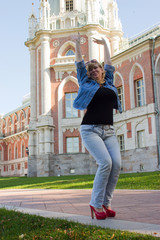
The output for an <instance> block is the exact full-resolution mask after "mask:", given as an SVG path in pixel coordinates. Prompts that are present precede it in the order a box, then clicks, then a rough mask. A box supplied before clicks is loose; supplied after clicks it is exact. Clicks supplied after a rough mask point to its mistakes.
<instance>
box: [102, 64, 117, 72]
mask: <svg viewBox="0 0 160 240" xmlns="http://www.w3.org/2000/svg"><path fill="white" fill-rule="evenodd" d="M104 70H105V71H110V72H114V71H115V67H114V66H111V65H108V64H105V65H104Z"/></svg>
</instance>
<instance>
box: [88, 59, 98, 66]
mask: <svg viewBox="0 0 160 240" xmlns="http://www.w3.org/2000/svg"><path fill="white" fill-rule="evenodd" d="M90 63H98V61H97V60H96V59H92V60H90V61H88V62H86V63H85V66H87V65H88V64H90Z"/></svg>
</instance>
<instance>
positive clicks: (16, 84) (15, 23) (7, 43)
mask: <svg viewBox="0 0 160 240" xmlns="http://www.w3.org/2000/svg"><path fill="white" fill-rule="evenodd" d="M32 2H34V3H35V12H37V11H38V5H39V0H10V1H1V6H0V7H1V14H0V30H1V37H0V114H6V113H8V112H10V111H12V110H14V109H16V108H18V107H19V106H21V103H22V98H23V96H24V95H26V94H28V93H29V91H30V59H29V50H28V48H27V47H26V46H25V45H24V42H25V41H26V40H27V37H28V17H29V15H30V13H31V11H32ZM117 4H118V8H119V18H120V20H121V22H122V27H123V31H124V36H125V37H129V38H130V37H132V36H134V35H137V34H139V33H140V32H142V31H144V30H146V29H148V28H149V27H151V26H152V25H154V24H157V23H160V14H159V9H160V0H152V1H146V0H134V1H133V0H117Z"/></svg>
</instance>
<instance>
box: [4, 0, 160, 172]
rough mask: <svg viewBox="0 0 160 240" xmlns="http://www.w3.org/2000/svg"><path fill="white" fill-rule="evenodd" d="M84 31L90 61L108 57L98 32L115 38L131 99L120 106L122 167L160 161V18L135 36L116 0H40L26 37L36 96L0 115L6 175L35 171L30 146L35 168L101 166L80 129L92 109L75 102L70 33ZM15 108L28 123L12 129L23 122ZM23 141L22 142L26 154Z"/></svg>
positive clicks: (111, 41) (118, 78)
mask: <svg viewBox="0 0 160 240" xmlns="http://www.w3.org/2000/svg"><path fill="white" fill-rule="evenodd" d="M77 32H80V34H81V48H82V55H83V58H84V60H85V61H88V60H90V59H93V58H96V59H98V60H99V61H101V62H102V61H103V47H102V46H98V45H96V44H94V43H93V41H92V38H93V37H97V36H99V37H101V36H103V37H105V38H106V40H107V41H108V45H109V48H110V52H111V56H112V63H113V65H114V66H115V68H116V70H115V74H114V77H115V78H114V81H115V85H116V87H117V88H118V92H119V97H120V99H121V103H122V106H123V113H122V114H119V113H118V112H116V111H115V112H114V126H115V129H116V134H117V137H118V140H119V143H120V148H121V151H122V171H124V172H135V171H154V170H158V169H159V166H160V139H159V138H160V117H159V109H160V97H159V91H158V89H160V37H159V33H160V26H159V25H157V26H153V27H152V28H151V29H149V30H147V31H145V32H144V33H142V34H141V35H139V36H137V37H135V38H134V39H131V40H128V39H125V38H124V37H123V31H122V26H121V23H120V20H119V18H118V7H117V3H116V1H115V0H101V1H97V0H95V1H91V0H87V1H85V0H81V1H78V0H59V1H55V0H50V1H49V0H40V8H39V20H37V18H36V16H35V13H34V10H33V9H32V13H31V15H30V18H29V38H28V40H27V41H26V42H25V45H26V46H27V47H28V48H29V51H30V66H31V69H30V72H31V75H30V76H31V78H30V87H31V92H30V102H29V103H27V104H28V105H27V106H25V105H22V107H21V109H17V110H16V111H13V113H9V114H6V115H5V116H2V117H1V120H0V126H1V138H0V157H1V159H0V169H1V175H15V174H19V175H24V174H25V173H27V153H26V152H25V153H24V154H23V156H24V155H25V158H26V160H25V161H24V159H23V157H22V152H23V151H24V149H25V148H26V147H28V148H29V156H28V175H29V176H50V175H68V174H92V173H95V170H96V164H95V161H94V160H93V158H92V157H91V156H90V155H89V154H88V153H87V151H86V149H85V148H84V146H83V144H82V142H81V138H80V134H79V128H80V123H81V120H82V117H83V115H84V111H79V110H76V109H74V108H73V101H74V99H75V97H76V95H77V92H78V83H77V79H76V69H75V64H74V62H75V43H74V42H72V41H71V38H70V36H71V35H72V34H75V33H77ZM30 108H31V112H30ZM22 113H23V114H22ZM21 115H23V118H22V117H21ZM15 116H18V117H17V120H16V121H17V123H16V124H17V126H21V123H22V122H24V123H25V129H26V128H27V131H26V130H25V131H19V132H18V134H17V133H16V132H10V131H9V129H10V128H12V131H13V130H14V128H15V127H14V126H15V125H16V124H14V121H15V120H14V119H16V118H15ZM9 126H11V127H10V128H9ZM20 129H21V128H20ZM17 142H19V143H18V144H19V145H18V149H21V155H20V153H19V155H18V157H17V155H16V154H15V152H16V151H17V150H16V143H17ZM10 146H11V147H10ZM23 146H24V147H23ZM10 149H11V150H10ZM22 149H23V151H22ZM19 151H20V150H19ZM17 159H19V161H20V163H19V165H17V166H19V169H18V170H19V171H18V172H17V171H16V170H17V168H18V167H17V168H16V169H15V170H12V169H13V168H14V167H13V166H12V165H13V163H14V162H16V161H17ZM23 163H24V164H23ZM16 164H18V163H15V166H16ZM22 166H25V167H26V168H25V167H22ZM4 169H5V171H4ZM22 169H25V171H23V170H22Z"/></svg>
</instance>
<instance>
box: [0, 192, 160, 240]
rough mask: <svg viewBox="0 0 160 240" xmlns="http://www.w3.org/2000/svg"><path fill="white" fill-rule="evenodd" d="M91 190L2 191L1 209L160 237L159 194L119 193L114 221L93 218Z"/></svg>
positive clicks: (116, 194) (0, 193)
mask: <svg viewBox="0 0 160 240" xmlns="http://www.w3.org/2000/svg"><path fill="white" fill-rule="evenodd" d="M90 196H91V190H69V189H67V190H39V189H36V190H33V189H32V190H29V189H21V190H17V189H14V190H0V207H4V206H5V207H6V208H7V209H17V210H18V211H22V212H26V213H31V214H38V215H42V216H45V217H58V218H64V219H67V220H73V221H76V222H81V223H84V224H91V225H98V226H102V227H110V228H113V229H121V230H128V231H135V232H140V233H147V234H151V235H154V236H158V237H160V191H154V190H153V191H144V190H142V191H141V190H116V191H115V193H114V198H113V201H112V208H113V209H114V210H116V212H117V216H116V217H115V218H112V219H111V218H107V219H106V220H102V221H97V220H92V219H91V217H90V209H89V201H90Z"/></svg>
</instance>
